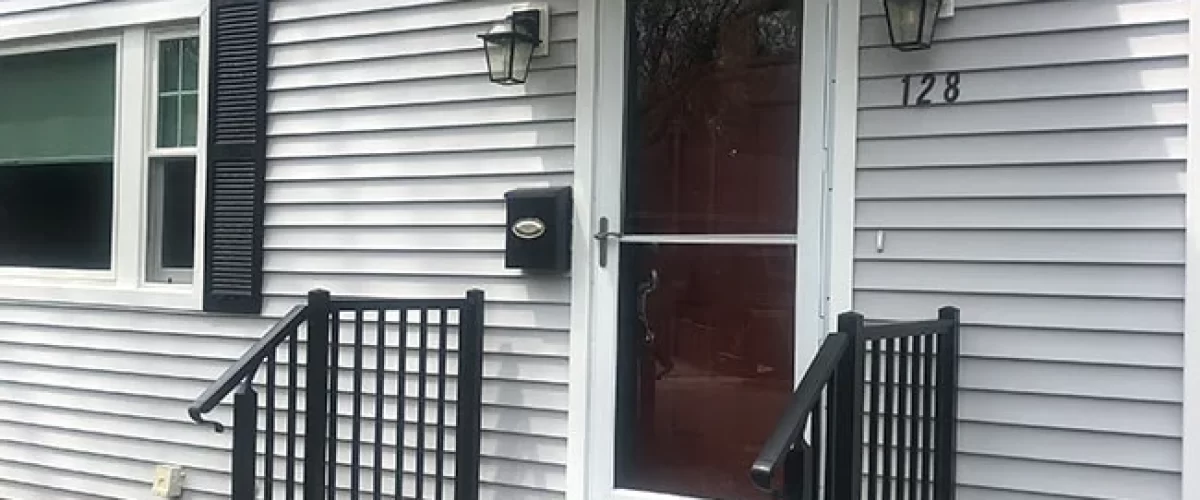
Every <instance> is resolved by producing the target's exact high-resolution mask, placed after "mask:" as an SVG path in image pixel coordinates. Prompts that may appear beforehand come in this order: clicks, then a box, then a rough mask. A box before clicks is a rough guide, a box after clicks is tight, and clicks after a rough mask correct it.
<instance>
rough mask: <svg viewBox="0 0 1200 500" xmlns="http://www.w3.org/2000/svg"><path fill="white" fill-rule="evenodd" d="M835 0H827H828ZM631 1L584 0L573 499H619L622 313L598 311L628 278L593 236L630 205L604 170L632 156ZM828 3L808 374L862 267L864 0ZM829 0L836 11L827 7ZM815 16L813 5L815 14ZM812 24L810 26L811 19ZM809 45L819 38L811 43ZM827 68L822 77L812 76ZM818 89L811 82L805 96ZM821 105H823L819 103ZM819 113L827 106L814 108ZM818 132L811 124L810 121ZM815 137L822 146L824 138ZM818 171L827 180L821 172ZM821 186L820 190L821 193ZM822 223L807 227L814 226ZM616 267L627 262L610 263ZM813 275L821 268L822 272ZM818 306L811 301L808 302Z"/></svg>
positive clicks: (813, 186)
mask: <svg viewBox="0 0 1200 500" xmlns="http://www.w3.org/2000/svg"><path fill="white" fill-rule="evenodd" d="M826 1H827V2H828V3H827V4H826V3H825V2H826ZM624 3H625V2H624V1H613V0H579V10H578V23H579V24H578V25H579V31H578V34H577V42H576V44H577V50H578V52H577V81H576V115H575V116H576V130H575V132H576V135H575V137H576V142H575V180H574V196H575V220H574V224H575V231H574V236H573V248H574V258H573V261H572V277H573V279H572V293H571V304H572V310H571V350H570V354H571V363H570V386H569V387H570V395H569V403H568V412H569V413H568V431H569V433H570V437H569V438H568V444H567V448H568V450H567V466H566V487H567V499H568V500H609V499H610V498H612V497H613V495H612V488H611V485H612V482H613V466H612V465H613V464H612V460H613V458H612V457H613V454H614V451H615V450H614V440H613V429H614V427H615V422H614V414H613V413H614V411H613V410H614V408H615V390H616V383H615V376H614V372H615V369H616V362H615V360H616V356H617V349H616V341H615V337H614V336H613V335H611V333H607V332H612V331H615V328H616V323H615V319H616V318H615V315H609V316H613V317H600V316H601V315H597V314H595V308H594V307H593V305H594V303H593V301H594V298H595V297H601V296H604V294H613V293H615V290H616V288H617V281H616V279H617V273H616V272H613V271H608V272H598V271H599V269H598V268H597V266H596V264H595V262H596V254H597V248H598V247H597V243H596V242H595V241H594V240H593V239H592V238H591V235H592V234H593V233H595V232H596V229H597V228H596V221H597V219H598V218H599V217H600V216H608V217H609V218H610V219H611V220H613V221H618V220H619V217H616V215H617V214H619V213H620V212H619V211H620V207H619V199H616V200H614V199H613V198H614V197H613V196H600V194H602V193H612V192H614V191H612V190H613V189H617V190H618V191H615V192H619V186H616V185H613V183H614V182H616V183H619V182H620V180H619V178H617V179H613V178H612V177H614V176H604V175H601V174H602V173H603V172H605V168H604V166H609V167H610V168H611V166H612V165H621V164H622V162H623V149H622V143H623V133H622V132H621V131H622V130H623V126H624V93H625V78H624V75H625V54H624V48H623V43H624V42H623V36H624V26H625V14H624ZM809 3H810V4H819V5H821V6H822V7H821V9H820V10H821V12H820V13H819V14H817V13H815V12H813V13H809V15H810V16H811V15H814V14H816V15H819V17H820V18H822V19H829V20H830V22H828V23H827V24H826V26H827V27H828V33H823V34H822V36H821V37H820V39H819V40H811V39H808V38H806V40H805V44H806V45H807V44H811V43H819V44H820V50H821V51H822V52H824V53H827V54H829V56H830V57H826V58H821V59H824V60H823V61H819V62H820V63H821V64H823V65H824V67H823V68H821V69H822V71H820V72H814V71H811V70H810V69H809V68H810V67H811V66H810V65H809V64H812V61H809V60H808V59H807V58H806V61H805V62H806V63H809V64H806V65H805V73H804V75H805V77H804V78H805V80H804V83H805V85H804V89H806V90H808V91H810V92H812V91H816V92H818V95H820V97H819V98H818V99H820V101H819V102H824V103H825V105H824V106H823V107H814V106H808V107H806V108H807V109H808V110H810V111H809V112H808V113H803V111H802V113H803V116H802V117H801V120H802V121H801V129H802V132H801V135H802V140H801V142H802V145H801V148H802V151H801V161H802V163H804V164H812V162H814V161H815V162H817V164H818V165H821V168H819V169H808V170H809V171H808V173H809V174H810V175H806V173H805V171H804V170H802V172H801V183H802V185H804V186H808V187H809V188H810V189H809V190H807V191H805V192H804V193H802V195H801V200H809V201H810V202H815V204H813V203H803V202H802V203H801V205H800V207H799V210H800V211H801V212H802V213H812V212H811V210H817V211H818V213H822V214H823V216H821V217H820V218H819V219H818V218H814V217H807V218H806V217H801V218H800V220H801V221H804V220H805V219H809V220H813V221H816V222H822V221H823V224H822V225H821V227H818V228H816V229H815V230H816V231H819V232H820V233H821V234H823V235H824V240H825V242H824V243H821V242H820V241H819V240H813V239H811V238H810V239H808V240H812V241H805V242H802V244H801V245H800V246H799V247H798V251H799V252H800V253H803V254H809V255H811V253H810V252H814V251H815V252H817V253H819V254H821V255H823V258H822V259H803V258H801V259H800V261H799V262H797V274H798V278H799V279H802V280H807V281H802V282H807V283H813V284H814V286H812V287H802V289H801V290H800V293H798V294H797V318H798V321H800V320H799V318H808V319H809V321H808V324H807V325H798V329H799V331H800V332H802V333H801V334H800V336H798V338H797V342H796V344H797V353H796V364H797V368H798V369H797V372H796V374H797V377H799V376H800V375H801V374H802V373H803V369H804V368H806V367H807V365H808V361H809V360H810V359H811V356H812V355H813V354H815V352H816V348H817V346H818V344H819V342H820V339H821V338H823V336H824V332H825V330H826V328H827V326H828V325H832V324H833V320H832V319H831V316H832V315H833V314H836V312H840V311H843V310H847V309H849V307H850V300H851V284H850V279H851V276H852V266H853V256H852V247H853V237H854V231H853V210H854V203H853V199H854V198H853V188H854V165H855V158H854V150H855V133H856V126H857V125H856V115H857V80H858V29H859V6H858V4H857V2H849V3H844V2H836V1H834V0H820V1H812V2H809ZM825 6H828V10H825ZM808 18H809V16H806V19H808ZM806 34H807V30H806ZM806 52H807V49H806ZM814 73H815V74H816V77H815V78H816V80H810V79H809V76H812V75H814ZM805 99H811V97H810V95H809V94H808V93H806V94H805V95H804V96H803V97H802V102H809V101H805ZM814 108H816V110H817V111H815V112H814V111H811V110H812V109H814ZM814 113H815V114H814ZM806 131H807V132H809V133H805V132H806ZM814 145H815V149H814ZM813 175H815V176H816V177H815V179H816V180H815V181H814V177H813ZM809 193H814V194H809ZM811 230H814V229H813V228H811V227H808V228H805V227H802V228H801V231H802V233H801V234H813V233H804V232H803V231H811ZM610 266H612V267H610V268H609V269H615V266H614V265H613V264H611V263H610ZM812 277H815V279H813V278H812ZM804 311H807V312H804ZM627 495H628V496H625V497H624V498H622V500H664V499H669V498H673V497H664V496H662V495H655V494H644V493H634V494H632V495H630V494H627Z"/></svg>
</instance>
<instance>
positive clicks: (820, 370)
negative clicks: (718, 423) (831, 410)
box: [750, 333, 850, 492]
mask: <svg viewBox="0 0 1200 500" xmlns="http://www.w3.org/2000/svg"><path fill="white" fill-rule="evenodd" d="M848 349H850V335H848V334H845V333H832V334H830V335H829V336H828V337H826V339H825V342H824V343H823V344H822V345H821V349H820V350H819V351H817V356H816V357H815V358H813V361H812V364H811V365H809V368H808V371H806V372H804V378H802V379H801V380H800V385H799V386H797V387H796V392H795V393H794V395H793V396H792V401H791V403H788V407H787V409H786V410H784V412H783V417H782V418H780V420H779V424H778V425H776V427H775V430H774V431H772V432H771V436H770V437H768V438H767V442H766V444H764V445H763V447H762V450H761V451H759V453H758V458H756V459H755V460H754V465H752V466H751V467H750V479H751V481H753V482H754V486H756V487H758V488H759V489H761V490H763V491H767V492H770V491H771V480H772V477H773V476H774V474H775V470H776V469H778V468H779V467H781V466H782V465H783V463H782V462H783V459H784V457H785V456H786V455H787V454H788V452H789V451H791V449H792V445H793V444H794V443H795V442H796V438H797V437H799V436H800V433H801V432H804V428H805V426H806V425H807V422H808V417H809V414H810V413H811V412H812V410H813V408H816V406H817V404H819V403H820V402H821V394H822V392H823V391H824V390H825V387H826V386H828V385H829V383H830V382H831V381H832V380H833V375H834V372H836V371H837V367H838V364H839V363H841V360H842V357H843V356H844V355H845V353H846V351H847V350H848Z"/></svg>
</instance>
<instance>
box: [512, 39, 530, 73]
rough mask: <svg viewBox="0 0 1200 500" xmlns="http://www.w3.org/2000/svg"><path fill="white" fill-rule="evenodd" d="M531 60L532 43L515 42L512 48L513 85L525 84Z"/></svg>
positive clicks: (526, 41) (525, 41)
mask: <svg viewBox="0 0 1200 500" xmlns="http://www.w3.org/2000/svg"><path fill="white" fill-rule="evenodd" d="M532 59H533V42H531V41H528V40H517V41H516V42H515V45H514V46H513V72H512V79H513V81H514V83H525V79H526V78H528V77H529V64H530V61H531V60H532Z"/></svg>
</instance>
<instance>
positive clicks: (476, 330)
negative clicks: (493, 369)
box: [454, 290, 484, 500]
mask: <svg viewBox="0 0 1200 500" xmlns="http://www.w3.org/2000/svg"><path fill="white" fill-rule="evenodd" d="M483 306H484V297H483V291H482V290H471V291H469V292H467V299H466V302H465V303H464V304H463V309H462V311H461V313H460V316H459V328H458V419H457V420H458V421H457V425H456V428H455V443H456V451H455V471H454V475H455V487H454V499H455V500H477V499H478V498H479V447H480V445H479V426H480V412H481V410H482V408H481V406H482V405H483V402H482V386H483Z"/></svg>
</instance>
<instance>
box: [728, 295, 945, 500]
mask: <svg viewBox="0 0 1200 500" xmlns="http://www.w3.org/2000/svg"><path fill="white" fill-rule="evenodd" d="M959 323H960V319H959V311H958V309H956V308H953V307H946V308H942V309H941V310H939V311H938V319H936V320H932V321H918V322H906V323H885V324H876V325H871V326H867V325H866V321H865V319H864V318H863V317H862V316H861V315H859V314H856V313H846V314H842V315H841V316H840V317H839V318H838V332H836V333H832V334H830V335H829V336H828V337H827V338H826V339H825V342H824V343H823V344H822V345H821V348H820V350H819V351H818V352H817V356H816V357H815V358H814V359H813V362H812V363H811V364H810V365H809V368H808V370H807V371H806V372H805V374H804V377H803V378H802V379H801V381H800V384H799V385H798V386H797V388H796V392H795V394H794V395H793V398H792V402H791V403H790V405H789V406H788V408H787V409H786V410H785V412H784V415H783V417H782V418H781V419H780V422H779V424H778V425H777V426H776V428H775V430H774V431H773V432H772V434H771V436H770V437H769V438H768V439H767V442H766V444H764V445H763V448H762V450H761V452H760V453H759V456H758V458H757V459H756V460H755V461H754V464H753V465H752V466H751V469H750V477H751V481H753V483H754V484H755V485H756V486H758V487H759V488H760V489H762V490H764V491H768V492H771V493H773V494H775V495H776V496H777V497H778V498H783V499H787V500H800V499H803V500H817V499H823V500H858V499H862V498H867V499H869V500H880V499H882V500H931V499H932V500H952V499H953V498H954V496H955V491H954V488H955V475H956V471H955V461H956V453H955V451H956V450H957V446H958V444H957V412H958V354H959V347H958V338H959ZM864 465H865V467H864ZM780 470H782V471H783V477H782V479H781V480H780V478H778V477H776V473H777V472H778V471H780ZM864 493H865V496H864Z"/></svg>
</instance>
